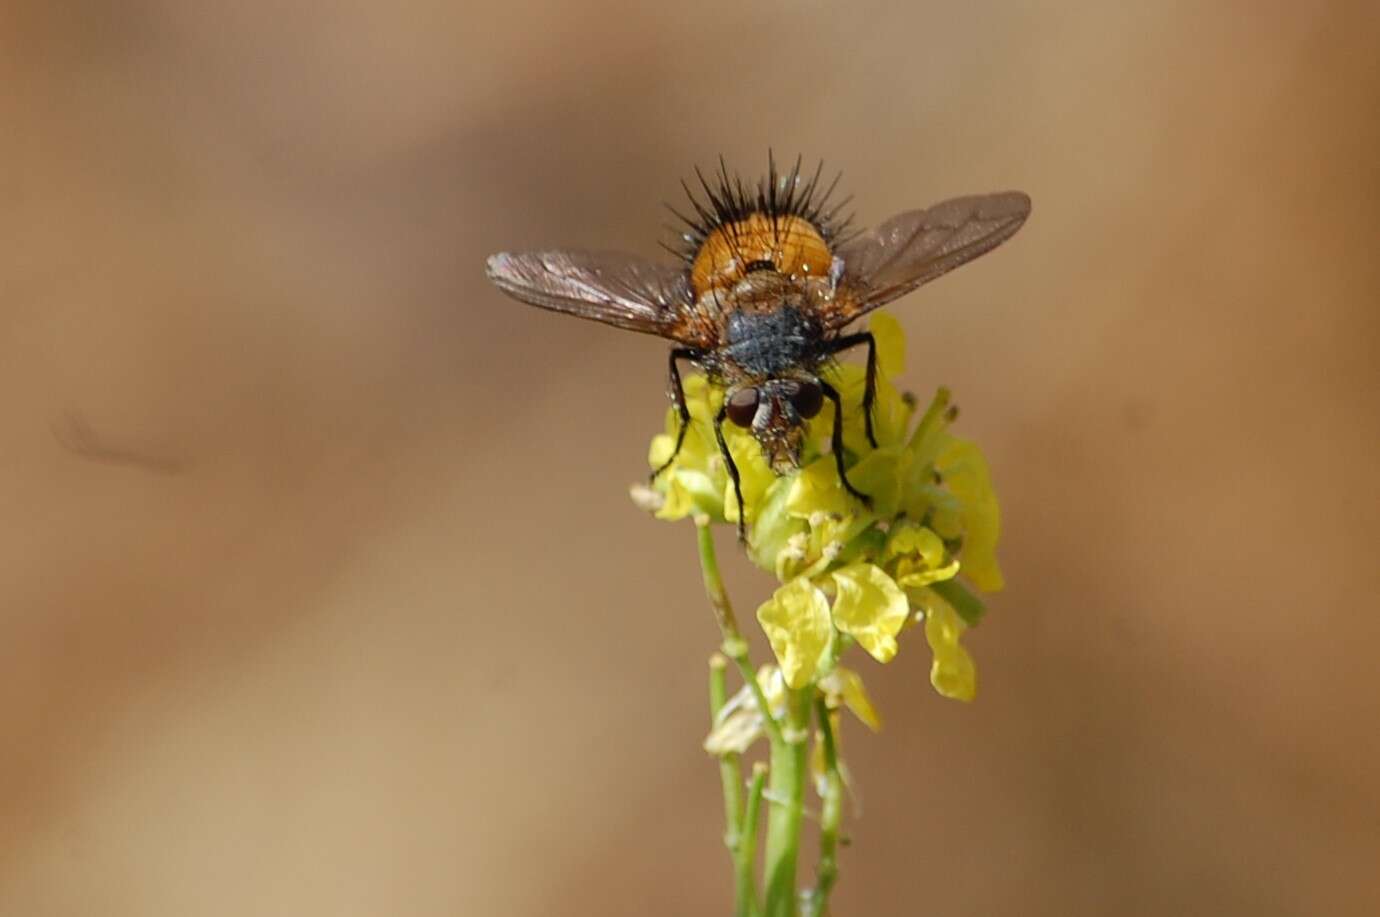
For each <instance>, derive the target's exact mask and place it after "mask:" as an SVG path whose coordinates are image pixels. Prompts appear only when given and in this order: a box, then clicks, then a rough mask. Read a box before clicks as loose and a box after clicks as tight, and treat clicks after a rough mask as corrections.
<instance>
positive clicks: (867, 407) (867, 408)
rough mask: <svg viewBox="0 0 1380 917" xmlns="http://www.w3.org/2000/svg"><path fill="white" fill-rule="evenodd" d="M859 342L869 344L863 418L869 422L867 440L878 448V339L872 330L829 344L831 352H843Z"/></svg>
mask: <svg viewBox="0 0 1380 917" xmlns="http://www.w3.org/2000/svg"><path fill="white" fill-rule="evenodd" d="M859 344H866V345H867V384H866V385H865V386H864V387H863V420H864V422H865V423H866V424H867V441H868V442H869V443H871V444H872V448H873V449H876V448H877V434H875V433H873V432H872V404H873V402H874V401H876V400H877V340H876V338H874V337H873V336H872V332H871V331H859V332H858V333H857V334H846V335H844V336H843V337H841V338H839V339H838V340H836V341H834V342H833V343H832V344H830V345H829V353H830V354H831V355H832V354H836V353H842V352H843V351H845V350H848V349H849V348H850V347H857V346H858V345H859Z"/></svg>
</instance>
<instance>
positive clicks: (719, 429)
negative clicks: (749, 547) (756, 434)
mask: <svg viewBox="0 0 1380 917" xmlns="http://www.w3.org/2000/svg"><path fill="white" fill-rule="evenodd" d="M727 415H728V402H724V406H723V407H721V408H719V413H718V414H716V415H714V438H715V439H717V440H718V441H719V452H720V453H722V454H723V457H724V467H725V468H727V469H728V476H729V478H730V479H731V480H732V481H733V495H734V496H735V497H737V498H738V542H739V543H740V544H747V513H745V512H743V485H742V483H741V482H740V481H739V480H738V466H737V464H735V463H734V461H733V453H731V452H729V451H728V443H727V442H726V441H725V440H724V417H726V416H727Z"/></svg>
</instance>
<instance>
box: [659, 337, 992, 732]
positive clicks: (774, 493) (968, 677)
mask: <svg viewBox="0 0 1380 917" xmlns="http://www.w3.org/2000/svg"><path fill="white" fill-rule="evenodd" d="M869 328H870V330H871V331H872V333H873V335H874V337H875V339H876V342H877V359H878V375H877V394H876V402H875V404H874V408H873V421H874V431H875V433H876V437H877V442H878V446H877V447H876V448H874V447H873V446H872V445H871V444H870V443H869V442H868V440H867V436H866V426H865V418H864V416H863V412H862V410H861V403H862V399H863V393H864V389H865V386H866V372H865V367H864V366H863V365H862V364H861V361H859V362H856V363H855V362H850V363H839V364H831V365H829V366H828V367H827V369H826V370H825V376H826V378H827V379H828V380H829V381H830V382H831V383H832V384H833V385H834V386H835V387H836V388H837V389H838V390H839V392H840V395H841V397H842V399H843V403H844V429H843V442H844V464H845V467H846V469H847V473H848V478H849V480H850V481H851V482H852V484H853V485H854V486H855V487H857V488H858V489H859V490H860V491H862V492H863V493H866V494H868V495H869V497H870V498H871V505H870V506H864V505H863V504H862V503H861V502H860V501H858V500H857V499H855V498H854V497H853V496H852V495H851V494H849V493H848V492H847V491H846V490H845V489H844V487H843V485H842V482H841V481H840V480H839V475H838V469H837V465H836V463H835V459H834V456H833V455H831V454H830V441H831V431H832V427H833V412H832V411H831V410H827V409H826V410H824V411H821V412H820V413H819V414H818V415H817V416H816V417H815V418H814V419H813V420H812V421H810V422H809V424H808V426H807V431H806V440H805V446H804V449H803V451H802V455H801V468H800V469H799V470H798V471H795V472H793V473H791V474H788V475H785V476H782V477H777V476H776V475H775V474H773V472H772V471H771V469H770V468H769V467H768V465H767V463H766V461H765V460H764V459H763V457H762V453H761V449H760V448H759V446H758V445H757V442H756V441H755V440H754V439H753V437H752V435H751V434H750V433H749V432H748V431H746V430H743V429H741V428H739V427H736V426H734V425H733V424H724V426H723V433H724V439H725V441H726V443H727V445H728V449H729V452H730V453H731V455H732V456H733V460H734V463H735V464H736V465H737V467H738V469H739V474H740V479H741V487H742V495H743V506H744V512H745V514H746V516H747V522H748V529H749V533H750V535H749V543H748V549H747V552H748V557H749V558H750V559H751V560H752V561H753V563H755V564H756V565H757V566H759V567H761V568H762V569H763V570H766V571H767V572H769V573H771V574H773V575H774V576H776V577H777V579H778V580H779V581H780V583H781V586H780V588H778V589H777V590H776V591H775V593H774V594H773V595H772V596H771V598H770V599H768V600H767V601H766V602H764V603H762V605H761V607H760V608H759V609H758V611H757V618H758V621H759V622H760V623H761V625H762V629H763V630H764V631H765V632H766V634H767V638H768V640H769V642H770V643H771V647H772V651H773V653H774V654H775V656H776V659H777V662H778V664H779V669H773V671H775V672H776V673H777V675H776V677H777V678H779V679H780V680H781V681H782V682H783V683H784V685H786V686H789V687H790V688H800V687H803V686H805V685H808V684H811V683H812V682H813V683H817V684H819V685H820V686H821V687H823V686H825V685H826V684H834V685H835V687H834V688H831V689H826V690H832V691H834V692H835V694H838V693H839V688H838V683H839V679H843V678H844V677H845V676H843V675H841V674H839V673H842V672H846V671H848V670H846V669H842V668H840V667H839V666H838V664H837V661H838V657H839V655H840V653H841V652H842V651H843V650H845V649H846V648H847V647H848V646H849V645H851V644H852V643H857V644H858V645H859V646H861V647H862V649H863V650H865V651H866V652H867V653H868V654H869V655H871V656H872V657H873V658H874V659H876V660H877V661H879V662H887V661H889V660H891V659H892V658H894V657H895V656H896V654H897V652H898V650H899V649H900V643H901V637H902V631H903V629H904V628H905V626H906V625H907V624H908V623H909V622H910V621H911V620H912V619H913V618H915V617H916V616H917V614H918V615H919V616H923V618H924V622H925V627H924V631H925V636H926V639H927V642H928V643H929V645H930V648H931V651H932V653H933V659H934V662H933V667H932V671H931V681H932V682H933V684H934V686H935V689H936V690H937V691H938V692H939V693H940V694H942V695H944V696H946V697H953V698H958V699H964V700H967V699H971V697H972V696H973V692H974V690H975V686H976V674H975V669H974V667H973V662H972V659H971V658H970V657H969V656H968V654H967V652H966V651H965V650H964V649H963V647H962V646H961V645H960V644H959V637H960V636H961V635H962V633H963V631H964V630H965V629H966V628H967V627H969V626H971V625H973V624H976V623H977V622H978V620H979V619H980V618H981V616H982V614H983V610H984V609H983V605H982V602H981V601H979V600H978V599H977V597H976V596H975V595H974V594H973V592H972V591H970V589H969V588H968V585H965V582H966V584H969V585H971V586H972V587H975V588H976V589H978V590H980V591H983V592H992V591H995V590H997V589H1000V588H1001V587H1002V584H1003V580H1002V574H1001V568H1000V567H999V566H998V564H997V558H996V546H997V541H998V537H999V535H1000V530H1001V524H1000V511H999V507H998V504H997V498H996V494H995V493H994V492H993V490H992V482H991V476H990V473H989V470H988V466H987V462H986V459H985V458H984V457H983V454H982V452H981V450H980V449H979V448H978V447H977V445H976V444H974V443H972V442H970V441H968V440H964V439H960V438H958V437H956V436H954V435H953V434H951V433H950V432H949V429H948V428H949V425H950V423H951V422H952V421H953V419H954V416H955V414H954V409H953V408H952V406H951V405H950V398H949V393H948V391H947V390H945V389H940V390H939V391H938V393H936V395H935V396H934V398H933V400H932V401H931V402H930V404H929V405H928V407H927V408H926V409H925V410H924V412H923V413H921V414H920V416H919V417H918V418H917V417H916V412H915V410H914V402H913V400H912V399H910V398H908V397H902V395H901V394H900V392H898V391H897V389H896V387H895V385H894V384H893V382H892V379H893V378H894V377H896V376H897V375H898V374H900V373H901V372H902V371H903V370H904V367H905V341H904V337H903V335H902V333H901V328H900V325H899V324H898V323H897V322H896V321H895V319H893V318H891V317H890V316H889V315H886V314H885V313H874V314H873V316H872V318H871V321H870V322H869ZM684 388H685V397H686V406H687V408H688V409H689V411H690V418H691V423H690V428H689V430H687V432H686V436H685V443H684V445H683V446H682V448H681V450H680V453H679V454H678V455H677V456H676V457H675V460H674V461H673V462H672V463H671V465H670V466H669V467H668V468H667V469H666V471H665V472H663V473H662V474H661V475H659V476H658V478H657V480H656V481H655V482H654V483H653V485H652V487H651V488H650V489H649V488H639V489H636V492H635V494H634V497H635V499H636V500H637V501H638V503H639V505H642V506H646V507H648V508H650V509H653V510H654V511H655V513H656V515H657V517H658V518H661V519H668V520H674V519H682V518H686V517H690V516H703V517H707V518H709V519H711V520H713V521H715V522H720V523H726V524H729V525H732V524H735V523H736V521H737V513H738V504H737V498H736V495H735V494H734V491H733V486H732V482H731V481H730V480H729V477H728V474H727V469H726V467H725V465H724V461H723V457H722V456H721V455H720V453H719V446H718V442H717V440H716V439H715V436H714V431H713V426H712V422H713V418H714V416H715V414H716V413H717V411H718V409H719V407H720V405H721V404H722V401H723V392H722V390H721V389H720V388H719V387H717V386H715V385H712V384H710V383H709V382H708V381H707V380H706V379H705V378H704V377H703V376H699V375H695V376H688V377H686V378H685V384H684ZM678 424H679V419H678V417H677V414H676V411H675V410H674V409H670V410H668V412H667V417H666V426H665V432H664V433H661V434H659V435H658V436H656V437H655V438H654V439H653V440H652V445H651V448H650V450H649V452H648V457H647V458H648V462H649V464H650V465H651V466H652V467H653V468H658V467H660V466H661V464H662V463H664V462H666V460H667V459H668V458H670V457H671V452H672V450H673V449H674V446H675V437H676V435H677V433H678ZM960 577H961V579H960ZM859 690H860V682H859ZM864 697H865V695H864ZM855 701H856V696H855ZM844 702H845V704H846V705H848V706H850V708H851V709H854V711H855V712H858V709H859V708H857V707H854V706H853V704H852V703H849V702H848V701H847V700H845V701H844ZM864 709H867V710H870V709H871V708H870V703H868V704H866V705H865V707H864ZM859 716H860V717H863V718H864V719H865V721H866V719H867V716H872V717H874V718H875V711H872V712H871V713H869V714H867V716H865V715H864V714H863V713H859ZM737 725H739V726H741V725H742V724H737ZM724 729H725V730H726V732H725V735H726V736H727V739H725V740H726V741H727V740H730V739H731V740H732V742H731V744H736V743H737V741H739V740H741V738H742V736H741V735H736V738H735V734H734V733H733V732H732V729H731V728H729V727H728V726H725V727H724ZM749 731H750V730H749Z"/></svg>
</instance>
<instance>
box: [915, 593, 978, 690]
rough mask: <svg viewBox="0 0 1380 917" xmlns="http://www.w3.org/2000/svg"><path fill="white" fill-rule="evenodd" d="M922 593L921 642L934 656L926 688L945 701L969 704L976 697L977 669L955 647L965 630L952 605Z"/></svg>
mask: <svg viewBox="0 0 1380 917" xmlns="http://www.w3.org/2000/svg"><path fill="white" fill-rule="evenodd" d="M925 593H926V595H925V598H924V605H925V639H926V641H928V642H929V645H930V651H931V652H932V653H933V654H934V662H933V663H932V664H931V666H930V684H932V685H934V689H935V690H936V691H938V692H939V693H940V694H942V695H944V696H945V697H949V698H953V699H954V700H962V701H970V700H972V699H973V697H974V696H975V695H976V694H977V666H975V665H974V664H973V657H971V656H969V655H968V651H967V650H965V649H964V648H963V646H962V644H960V643H959V638H960V637H962V636H963V632H964V631H965V630H967V629H968V627H967V625H966V624H964V623H963V619H962V618H960V617H959V616H958V612H956V611H955V610H954V608H953V606H952V605H950V604H949V603H948V602H946V601H944V599H943V598H941V597H940V596H939V595H937V594H936V593H935V592H933V591H932V590H925Z"/></svg>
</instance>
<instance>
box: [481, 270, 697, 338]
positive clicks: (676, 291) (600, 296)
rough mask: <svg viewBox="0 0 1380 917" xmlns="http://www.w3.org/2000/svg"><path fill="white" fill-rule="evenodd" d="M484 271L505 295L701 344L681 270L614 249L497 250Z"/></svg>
mask: <svg viewBox="0 0 1380 917" xmlns="http://www.w3.org/2000/svg"><path fill="white" fill-rule="evenodd" d="M487 273H488V276H489V280H491V281H492V282H493V284H494V286H496V287H498V288H499V289H500V290H502V291H503V292H504V293H507V294H508V295H509V296H511V297H513V298H514V299H518V300H521V301H522V302H525V303H529V304H531V305H534V306H540V307H541V308H543V309H550V310H552V311H554V312H564V313H566V314H568V315H577V316H579V317H580V318H587V319H592V320H594V321H596V322H603V323H604V324H606V325H613V326H614V327H617V328H625V329H627V330H629V331H640V332H642V333H644V334H655V335H659V336H660V337H664V338H670V339H671V340H674V341H681V342H684V343H687V344H698V343H700V341H699V337H700V335H699V334H698V333H697V329H696V328H695V327H694V323H693V322H692V318H693V316H692V314H691V308H690V306H691V303H692V302H693V300H694V297H693V295H692V294H691V291H690V279H689V275H688V273H687V272H686V271H685V269H684V268H679V267H672V266H669V265H663V264H657V263H655V262H652V261H646V260H643V259H641V258H638V257H636V256H634V255H624V254H620V253H616V252H574V251H546V252H519V253H516V254H513V253H509V252H502V253H500V254H497V255H494V256H492V257H491V258H489V262H488V271H487Z"/></svg>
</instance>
